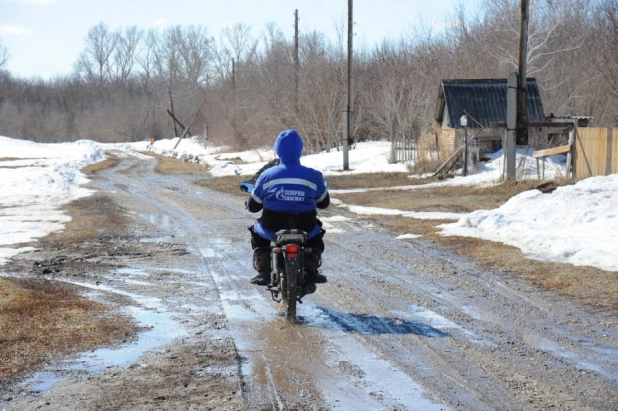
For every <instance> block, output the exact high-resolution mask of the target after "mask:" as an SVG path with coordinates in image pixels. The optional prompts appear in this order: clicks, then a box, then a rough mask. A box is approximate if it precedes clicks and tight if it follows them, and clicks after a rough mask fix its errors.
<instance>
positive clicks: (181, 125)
mask: <svg viewBox="0 0 618 411" xmlns="http://www.w3.org/2000/svg"><path fill="white" fill-rule="evenodd" d="M167 114H169V115H170V116H171V117H172V119H173V120H174V123H177V124H178V125H179V126H180V128H182V129H183V130H184V129H185V125H184V124H182V122H181V121H180V120H178V118H176V116H175V115H174V113H172V112H171V111H169V110H167ZM189 134H191V129H189ZM174 137H178V136H174Z"/></svg>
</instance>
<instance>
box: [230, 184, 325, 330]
mask: <svg viewBox="0 0 618 411" xmlns="http://www.w3.org/2000/svg"><path fill="white" fill-rule="evenodd" d="M240 190H241V191H243V192H252V191H253V185H252V184H251V183H247V182H242V183H241V185H240ZM306 243H307V233H306V232H305V231H302V230H296V229H286V230H280V231H277V233H276V234H275V238H274V239H273V240H272V241H271V242H270V255H271V268H272V270H271V273H270V283H269V284H268V285H267V288H268V291H270V293H271V297H272V299H273V300H274V301H276V302H278V303H283V306H284V314H285V318H286V320H287V321H288V322H290V323H292V324H294V323H296V304H297V303H299V304H302V302H303V301H302V298H303V297H304V296H305V295H307V294H312V293H314V292H315V291H316V289H317V288H316V285H315V284H314V283H312V282H308V281H307V280H306V272H305V255H307V254H311V253H312V252H313V250H312V249H311V248H310V247H306ZM320 263H321V261H320ZM319 265H320V264H318V266H319Z"/></svg>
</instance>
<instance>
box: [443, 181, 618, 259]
mask: <svg viewBox="0 0 618 411" xmlns="http://www.w3.org/2000/svg"><path fill="white" fill-rule="evenodd" d="M440 227H441V228H442V234H443V235H460V236H468V237H477V238H483V239H486V240H491V241H498V242H502V243H504V244H508V245H512V246H515V247H518V248H520V249H521V250H522V252H523V253H524V254H526V255H527V256H530V257H533V258H538V259H543V260H550V261H559V262H567V263H571V264H574V265H589V266H593V267H598V268H601V269H603V270H607V271H618V175H616V174H614V175H610V176H606V177H605V176H601V177H593V178H588V179H586V180H583V181H580V182H578V183H577V184H574V185H571V186H565V187H559V188H558V189H556V190H555V191H554V192H553V193H550V194H543V193H541V192H540V191H538V190H531V191H526V192H524V193H521V194H519V195H517V196H515V197H513V198H511V199H510V200H509V201H508V202H506V203H505V204H504V205H502V206H501V207H500V208H497V209H495V210H489V211H485V210H481V211H475V212H473V213H470V214H469V215H467V216H465V217H462V218H461V219H460V220H459V221H458V222H456V223H453V224H443V225H442V226H440Z"/></svg>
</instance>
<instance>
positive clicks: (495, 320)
mask: <svg viewBox="0 0 618 411" xmlns="http://www.w3.org/2000/svg"><path fill="white" fill-rule="evenodd" d="M462 311H463V312H464V313H466V314H468V315H469V316H470V317H472V318H474V319H475V320H481V321H486V322H490V323H492V324H495V325H499V326H501V327H504V326H507V325H508V324H509V322H508V321H507V320H505V319H504V318H501V317H498V316H497V315H493V314H492V313H488V312H478V311H476V310H475V309H473V308H472V307H469V306H463V307H462Z"/></svg>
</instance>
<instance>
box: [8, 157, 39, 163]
mask: <svg viewBox="0 0 618 411" xmlns="http://www.w3.org/2000/svg"><path fill="white" fill-rule="evenodd" d="M16 160H37V159H35V158H21V157H0V162H2V161H16Z"/></svg>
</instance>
